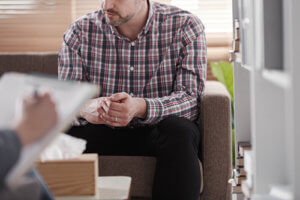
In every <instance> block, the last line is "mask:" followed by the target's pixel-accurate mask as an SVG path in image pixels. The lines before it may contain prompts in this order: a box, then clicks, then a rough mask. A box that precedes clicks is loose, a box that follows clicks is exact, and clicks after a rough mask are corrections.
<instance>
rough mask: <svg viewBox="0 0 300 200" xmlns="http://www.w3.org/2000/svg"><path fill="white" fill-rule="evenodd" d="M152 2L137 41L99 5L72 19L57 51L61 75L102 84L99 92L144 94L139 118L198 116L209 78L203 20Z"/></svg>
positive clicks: (66, 77) (70, 78) (61, 77)
mask: <svg viewBox="0 0 300 200" xmlns="http://www.w3.org/2000/svg"><path fill="white" fill-rule="evenodd" d="M149 3H150V9H149V16H148V20H147V23H146V25H145V27H144V28H143V30H142V31H141V32H140V33H139V35H138V37H137V39H136V40H134V41H130V40H129V39H128V38H125V37H123V36H121V35H120V34H119V33H118V32H117V30H116V29H115V27H113V26H111V25H109V24H108V23H106V19H105V16H104V14H103V12H102V11H101V10H99V11H95V12H93V13H89V14H87V15H85V16H83V17H81V18H79V19H78V20H77V21H75V22H74V23H73V24H71V26H70V28H69V29H68V30H67V31H66V33H65V34H64V37H63V44H62V47H61V50H60V53H59V59H58V74H59V78H60V79H62V80H77V81H88V82H91V83H94V84H98V85H100V86H101V88H102V92H101V96H110V95H112V94H114V93H118V92H127V93H128V94H130V95H132V96H134V97H141V98H144V99H145V101H146V104H147V116H146V118H145V119H144V120H139V122H140V123H145V124H154V123H157V122H159V121H160V120H162V119H164V118H165V117H168V116H171V115H177V116H180V117H184V118H187V119H190V120H195V119H196V118H197V116H198V114H199V113H198V110H199V109H198V107H197V104H198V102H199V100H200V95H201V93H202V91H203V90H204V85H205V79H206V63H207V59H206V39H205V33H204V26H203V25H202V23H201V21H200V20H199V19H198V18H197V17H196V16H194V15H192V14H191V13H189V12H187V11H183V10H181V9H179V8H176V7H173V6H167V5H164V4H160V3H156V2H151V1H149Z"/></svg>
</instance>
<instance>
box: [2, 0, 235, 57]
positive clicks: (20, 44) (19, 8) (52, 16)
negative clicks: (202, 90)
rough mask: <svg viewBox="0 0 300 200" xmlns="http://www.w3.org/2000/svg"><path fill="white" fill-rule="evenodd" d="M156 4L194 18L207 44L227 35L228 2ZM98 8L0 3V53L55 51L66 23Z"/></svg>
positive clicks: (60, 2)
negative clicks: (203, 30)
mask: <svg viewBox="0 0 300 200" xmlns="http://www.w3.org/2000/svg"><path fill="white" fill-rule="evenodd" d="M156 1H159V2H162V3H166V4H171V5H175V6H177V7H180V8H182V9H185V10H188V11H190V12H192V13H194V14H195V15H197V16H198V17H199V18H200V19H201V20H202V22H203V23H204V25H205V27H206V33H207V39H208V44H209V45H210V44H214V46H217V45H218V44H215V43H214V41H215V38H216V37H217V38H218V37H219V35H220V36H221V37H224V35H225V36H226V37H228V36H229V37H230V35H231V32H232V22H231V21H232V20H231V12H232V11H231V0H156ZM99 7H100V3H99V0H0V52H26V51H33V52H37V51H58V50H59V48H60V46H61V42H62V36H63V33H64V32H65V30H66V29H67V28H68V26H69V25H70V23H71V22H72V21H74V20H75V19H76V18H78V17H80V16H82V15H84V14H86V13H89V12H92V11H95V10H97V9H99ZM210 35H212V36H213V37H210ZM210 38H213V39H214V40H211V39H210ZM223 41H224V40H223ZM226 41H227V40H226ZM223 43H224V42H223Z"/></svg>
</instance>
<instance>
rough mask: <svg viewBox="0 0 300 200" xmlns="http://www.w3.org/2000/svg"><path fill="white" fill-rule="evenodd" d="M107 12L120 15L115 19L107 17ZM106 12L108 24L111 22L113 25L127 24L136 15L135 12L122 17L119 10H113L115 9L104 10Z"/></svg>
mask: <svg viewBox="0 0 300 200" xmlns="http://www.w3.org/2000/svg"><path fill="white" fill-rule="evenodd" d="M107 12H108V13H112V14H114V15H116V16H118V19H117V20H113V19H112V18H109V17H107V16H106V13H107ZM104 14H105V18H106V20H107V22H108V24H110V25H112V26H121V25H122V24H125V23H126V22H128V21H129V20H130V19H131V18H132V17H133V16H134V14H131V15H127V16H125V17H122V16H121V15H120V14H119V13H118V12H116V11H113V10H104ZM114 17H115V16H114Z"/></svg>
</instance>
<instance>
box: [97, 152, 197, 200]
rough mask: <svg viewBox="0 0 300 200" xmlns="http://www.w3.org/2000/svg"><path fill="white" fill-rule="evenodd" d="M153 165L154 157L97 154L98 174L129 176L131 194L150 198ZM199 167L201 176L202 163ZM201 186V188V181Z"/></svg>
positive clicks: (154, 162) (154, 163) (153, 171)
mask: <svg viewBox="0 0 300 200" xmlns="http://www.w3.org/2000/svg"><path fill="white" fill-rule="evenodd" d="M200 164H201V162H200ZM155 165H156V159H155V158H154V157H144V156H99V176H130V177H132V196H134V197H143V198H151V196H152V184H153V178H154V173H155ZM200 169H201V177H203V176H202V175H203V172H202V164H201V166H200ZM202 180H203V179H202ZM201 188H203V186H202V182H201Z"/></svg>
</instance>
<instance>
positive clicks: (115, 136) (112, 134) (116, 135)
mask: <svg viewBox="0 0 300 200" xmlns="http://www.w3.org/2000/svg"><path fill="white" fill-rule="evenodd" d="M152 129H153V127H139V128H112V127H109V126H106V125H96V124H87V125H85V126H74V127H72V128H71V129H70V130H69V131H68V134H69V135H72V136H74V137H78V138H82V139H85V140H87V147H86V150H85V153H98V154H99V155H127V156H152V155H153V152H152V149H153V148H152V146H151V145H152V143H151V139H149V137H150V134H151V132H152Z"/></svg>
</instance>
